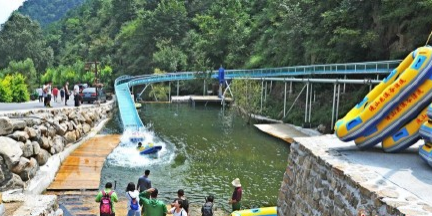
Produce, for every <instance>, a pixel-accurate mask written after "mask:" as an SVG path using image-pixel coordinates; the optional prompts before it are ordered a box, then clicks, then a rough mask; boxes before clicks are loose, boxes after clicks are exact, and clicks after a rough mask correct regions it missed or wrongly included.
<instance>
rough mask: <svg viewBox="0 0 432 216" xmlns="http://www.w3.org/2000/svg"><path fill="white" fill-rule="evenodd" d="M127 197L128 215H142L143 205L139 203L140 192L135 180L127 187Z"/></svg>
mask: <svg viewBox="0 0 432 216" xmlns="http://www.w3.org/2000/svg"><path fill="white" fill-rule="evenodd" d="M126 198H127V199H128V202H127V209H128V214H127V216H140V215H141V207H140V205H139V192H138V191H137V190H135V184H134V183H133V182H129V184H128V186H127V188H126Z"/></svg>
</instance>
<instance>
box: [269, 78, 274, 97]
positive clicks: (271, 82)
mask: <svg viewBox="0 0 432 216" xmlns="http://www.w3.org/2000/svg"><path fill="white" fill-rule="evenodd" d="M272 89H273V80H271V81H270V90H269V94H271V92H272Z"/></svg>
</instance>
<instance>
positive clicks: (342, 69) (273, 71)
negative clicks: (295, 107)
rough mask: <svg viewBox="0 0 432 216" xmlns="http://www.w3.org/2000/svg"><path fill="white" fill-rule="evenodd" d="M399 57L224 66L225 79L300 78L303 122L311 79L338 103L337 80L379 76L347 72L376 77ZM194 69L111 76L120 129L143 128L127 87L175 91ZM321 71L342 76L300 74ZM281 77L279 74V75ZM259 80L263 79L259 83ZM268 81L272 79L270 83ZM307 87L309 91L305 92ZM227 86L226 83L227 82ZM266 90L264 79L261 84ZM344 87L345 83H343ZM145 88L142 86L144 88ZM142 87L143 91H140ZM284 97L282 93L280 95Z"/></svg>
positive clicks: (192, 75) (213, 75)
mask: <svg viewBox="0 0 432 216" xmlns="http://www.w3.org/2000/svg"><path fill="white" fill-rule="evenodd" d="M400 62H401V61H400V60H395V61H379V62H363V63H361V62H360V63H346V64H327V65H309V66H296V67H281V68H266V69H252V70H225V79H227V80H231V79H250V80H259V81H261V82H266V81H270V82H273V81H276V82H285V83H287V82H290V92H292V83H293V82H302V83H306V85H307V92H306V95H307V98H306V101H307V103H309V109H308V107H307V106H306V112H305V122H307V121H308V120H309V122H310V115H311V108H312V107H311V103H312V86H310V84H312V83H330V84H333V85H334V89H335V91H334V96H333V104H335V102H336V103H337V106H338V105H339V95H340V84H347V83H350V84H366V85H370V86H372V85H373V84H377V83H379V82H380V80H371V79H364V80H358V79H357V80H353V79H346V76H347V75H354V74H364V75H367V74H372V75H377V78H378V77H379V75H380V74H383V75H384V74H388V73H390V72H391V70H393V69H394V68H396V67H397V66H398V65H399V63H400ZM197 74H198V73H196V72H179V73H167V74H158V75H141V76H127V75H126V76H120V77H118V78H117V79H116V80H115V84H114V88H115V92H116V97H117V102H118V107H119V111H120V116H121V119H122V122H123V127H124V129H125V130H126V129H135V130H139V129H140V128H143V127H144V125H143V123H142V121H141V119H140V117H139V115H138V112H137V110H136V109H135V103H134V101H133V99H132V96H131V92H130V88H131V87H133V86H138V85H150V84H153V83H161V82H169V83H170V85H171V82H173V81H176V82H177V94H178V89H179V84H178V82H179V81H183V80H193V79H196V78H197V77H198V76H197ZM325 75H341V76H344V79H334V78H333V79H325V78H320V79H317V78H304V76H325ZM210 77H211V78H217V77H218V72H217V71H212V72H211V73H210ZM281 77H283V78H281ZM294 77H303V78H294ZM262 84H263V83H262ZM271 85H272V83H271ZM309 87H310V88H311V91H310V93H309ZM336 87H337V88H338V91H337V95H338V96H337V100H336V98H335V97H336ZM228 88H229V86H228ZM265 89H266V91H265V94H267V83H266V87H265ZM344 89H345V85H344ZM144 90H145V89H144ZM144 90H143V91H144ZM286 92H287V91H286V85H285V94H286ZM284 98H286V95H285V96H284ZM285 106H286V103H284V116H285V114H286V113H285V110H286V107H285ZM337 111H338V108H336V113H335V108H334V105H333V112H332V115H333V117H332V121H333V119H334V118H335V117H336V118H337V114H338V113H337Z"/></svg>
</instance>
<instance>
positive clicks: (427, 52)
mask: <svg viewBox="0 0 432 216" xmlns="http://www.w3.org/2000/svg"><path fill="white" fill-rule="evenodd" d="M431 103H432V47H430V46H425V47H420V48H418V49H416V50H415V51H413V52H411V53H410V54H409V55H408V56H407V57H406V58H405V59H404V60H403V61H402V62H401V63H400V64H399V66H398V67H397V68H395V69H394V70H393V71H392V72H391V73H390V74H389V75H388V76H387V77H386V78H385V79H384V80H383V81H381V83H379V84H378V85H377V86H376V87H375V88H374V89H372V91H370V92H369V93H368V94H367V95H366V96H365V97H364V99H363V100H362V101H361V102H360V103H358V104H357V105H356V106H355V107H354V108H352V109H351V110H350V111H349V112H348V113H347V114H346V116H345V117H343V118H342V119H340V120H338V121H337V122H336V126H335V133H336V136H337V137H338V138H339V139H340V140H342V141H351V140H354V142H355V144H356V145H357V146H358V147H359V148H360V149H368V148H371V147H373V146H375V145H377V144H379V143H381V144H382V148H383V149H384V151H385V152H392V153H393V152H399V151H402V150H404V149H406V148H408V147H409V146H411V145H413V144H414V143H416V142H417V141H418V140H419V139H420V138H423V139H424V141H425V144H424V145H423V146H421V147H420V148H419V154H420V156H421V157H422V158H423V159H424V160H425V161H426V162H427V163H428V164H429V165H430V166H432V104H431Z"/></svg>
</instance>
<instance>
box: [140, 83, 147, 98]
mask: <svg viewBox="0 0 432 216" xmlns="http://www.w3.org/2000/svg"><path fill="white" fill-rule="evenodd" d="M148 86H149V85H146V86H145V87H144V88H143V90H142V91H141V93H139V94H138V97H139V98H141V95H142V94H143V93H144V91H145V90H146V89H147V87H148Z"/></svg>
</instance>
